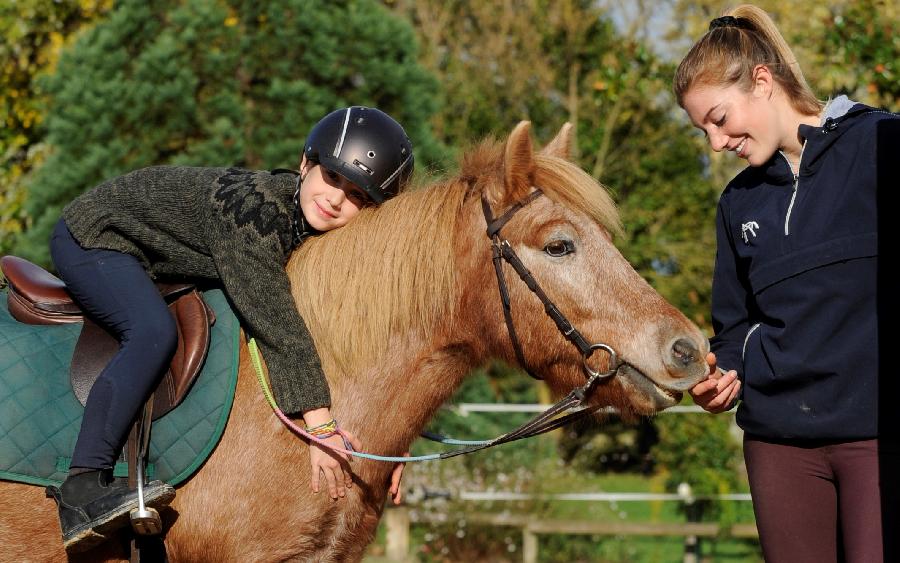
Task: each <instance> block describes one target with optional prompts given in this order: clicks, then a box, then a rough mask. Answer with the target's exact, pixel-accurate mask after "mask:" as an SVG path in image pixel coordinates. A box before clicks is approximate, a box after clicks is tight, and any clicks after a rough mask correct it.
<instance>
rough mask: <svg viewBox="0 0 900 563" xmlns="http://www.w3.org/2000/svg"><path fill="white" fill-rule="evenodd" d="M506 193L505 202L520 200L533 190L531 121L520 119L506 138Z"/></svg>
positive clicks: (504, 165)
mask: <svg viewBox="0 0 900 563" xmlns="http://www.w3.org/2000/svg"><path fill="white" fill-rule="evenodd" d="M503 175H504V178H503V179H504V184H505V186H504V188H505V193H504V194H503V195H502V196H501V197H499V198H497V199H498V200H499V201H503V202H513V201H519V200H520V199H522V198H524V197H525V196H526V195H528V192H530V191H531V184H532V179H533V177H534V147H533V146H532V144H531V122H530V121H520V122H519V124H518V125H516V127H515V129H513V130H512V133H510V134H509V138H508V139H507V140H506V151H505V154H504V157H503Z"/></svg>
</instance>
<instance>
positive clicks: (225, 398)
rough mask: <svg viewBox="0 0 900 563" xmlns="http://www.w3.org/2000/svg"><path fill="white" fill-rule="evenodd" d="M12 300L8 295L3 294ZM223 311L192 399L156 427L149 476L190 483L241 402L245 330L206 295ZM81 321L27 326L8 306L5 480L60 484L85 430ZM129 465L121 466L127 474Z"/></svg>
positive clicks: (3, 387) (210, 300)
mask: <svg viewBox="0 0 900 563" xmlns="http://www.w3.org/2000/svg"><path fill="white" fill-rule="evenodd" d="M0 299H2V300H3V302H4V303H5V302H6V292H0ZM203 299H204V300H205V301H206V303H207V304H208V305H209V306H210V307H211V308H212V309H213V310H214V311H215V313H216V322H215V324H213V326H212V334H211V339H210V347H209V354H208V355H207V357H206V361H205V363H204V364H203V368H202V370H201V372H200V374H199V375H198V376H197V379H196V381H194V385H193V387H192V388H191V390H190V392H189V393H188V396H187V397H186V398H185V399H184V401H183V402H182V403H181V404H180V405H179V406H178V407H177V408H175V409H174V410H172V411H171V412H169V413H168V414H166V415H165V416H163V417H161V418H160V419H159V420H156V421H154V423H153V426H152V429H151V437H150V465H149V466H148V470H147V474H148V476H150V477H152V478H154V479H161V480H163V481H166V482H168V483H170V484H172V485H177V484H178V483H180V482H182V481H184V480H185V479H187V478H188V477H190V476H191V474H193V472H194V471H195V470H196V469H197V468H198V467H200V465H201V464H202V463H203V462H204V461H205V460H206V458H207V457H209V454H210V453H211V452H212V451H213V449H214V448H215V447H216V444H217V443H218V441H219V438H221V436H222V432H223V431H224V429H225V423H226V422H227V421H228V413H229V412H230V410H231V404H232V402H233V400H234V391H235V387H236V384H237V371H238V353H239V338H240V325H239V323H238V321H237V318H236V317H235V315H234V313H233V312H232V311H231V308H230V307H229V305H228V301H227V300H226V299H225V295H224V294H223V293H222V292H221V291H219V290H210V291H206V292H204V293H203ZM80 332H81V323H73V324H65V325H50V326H35V325H26V324H22V323H20V322H18V321H16V320H15V319H13V318H12V317H10V315H9V312H8V311H7V309H6V307H5V306H0V479H7V480H10V481H19V482H22V483H30V484H34V485H59V484H60V483H62V481H63V480H64V479H65V477H66V472H67V471H68V468H69V459H70V457H71V455H72V450H73V449H74V448H75V440H76V439H77V437H78V430H79V428H80V427H81V416H82V413H83V411H84V407H82V406H81V404H80V403H79V402H78V399H76V398H75V394H74V392H73V391H72V386H71V384H70V383H69V364H70V362H71V360H72V354H73V352H74V351H75V343H76V342H77V340H78V335H79V333H80ZM125 471H126V469H125V467H124V464H120V465H118V466H117V467H116V473H117V474H118V475H123V474H124V473H125Z"/></svg>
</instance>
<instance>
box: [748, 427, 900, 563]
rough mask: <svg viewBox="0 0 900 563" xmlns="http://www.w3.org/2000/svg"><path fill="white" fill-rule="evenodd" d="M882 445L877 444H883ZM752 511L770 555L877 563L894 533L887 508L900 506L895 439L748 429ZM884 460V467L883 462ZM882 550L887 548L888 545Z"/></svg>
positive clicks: (771, 560)
mask: <svg viewBox="0 0 900 563" xmlns="http://www.w3.org/2000/svg"><path fill="white" fill-rule="evenodd" d="M879 450H880V451H879ZM744 459H745V460H746V462H747V473H748V475H749V477H750V491H751V493H752V496H753V511H754V512H755V513H756V524H757V527H758V528H759V538H760V543H761V544H762V549H763V555H764V557H765V559H766V562H767V563H803V562H807V561H808V562H810V563H813V562H814V563H830V562H837V561H846V562H848V563H856V562H859V563H878V562H881V561H895V559H894V558H893V556H892V555H889V554H890V553H891V552H890V551H886V550H887V549H888V546H887V545H886V544H887V543H888V542H890V541H892V540H893V537H891V535H892V534H897V533H898V532H900V530H890V529H883V526H882V522H883V521H895V520H891V519H886V518H885V516H888V515H886V514H882V509H884V512H896V511H897V510H898V502H900V499H898V498H893V497H896V494H895V492H890V493H889V492H888V491H896V489H895V488H892V487H889V486H881V481H885V483H887V482H888V481H889V480H892V479H897V478H898V477H900V476H898V475H896V474H893V475H891V474H889V473H885V471H884V468H886V467H896V466H897V460H898V459H900V456H898V451H897V449H896V445H895V444H894V445H892V446H889V445H888V444H882V445H881V446H880V445H879V442H878V440H861V441H852V442H838V443H833V442H831V443H822V444H813V445H795V444H786V443H773V442H770V441H766V440H764V439H760V438H756V437H752V436H747V435H745V436H744ZM880 466H881V467H880ZM883 550H885V551H883Z"/></svg>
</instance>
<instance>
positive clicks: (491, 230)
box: [481, 188, 624, 393]
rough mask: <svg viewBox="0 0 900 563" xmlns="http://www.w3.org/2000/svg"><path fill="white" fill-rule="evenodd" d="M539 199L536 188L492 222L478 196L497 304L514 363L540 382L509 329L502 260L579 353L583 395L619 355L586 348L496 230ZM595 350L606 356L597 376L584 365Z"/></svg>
mask: <svg viewBox="0 0 900 563" xmlns="http://www.w3.org/2000/svg"><path fill="white" fill-rule="evenodd" d="M541 195H543V192H542V191H541V190H540V189H539V188H535V190H534V191H533V192H531V193H530V194H528V196H527V197H526V198H525V199H523V200H522V201H519V202H517V203H515V204H514V205H513V206H512V207H510V208H509V209H507V210H506V212H505V213H503V215H501V216H500V217H497V218H496V219H495V218H494V216H493V214H492V213H491V207H490V205H489V204H488V201H487V198H486V197H485V196H484V194H482V196H481V209H482V211H484V220H485V223H486V224H487V235H488V238H490V239H491V253H492V260H493V263H494V271H495V272H496V274H497V284H498V286H499V288H500V301H501V302H502V303H503V316H504V318H505V319H506V328H507V331H508V332H509V337H510V340H511V341H512V345H513V350H514V351H515V354H516V359H517V360H518V361H519V364H520V365H521V366H522V368H523V369H524V370H525V371H526V372H527V373H528V375H530V376H531V377H533V378H535V379H543V378H542V377H540V376H538V375H535V374H534V373H533V372H532V371H531V370H530V369H528V362H527V361H526V360H525V354H524V352H523V350H522V345H521V343H520V342H519V337H518V335H517V334H516V328H515V326H514V325H513V321H512V309H511V306H510V299H509V289H508V288H507V287H506V276H504V274H503V262H502V260H506V262H507V263H508V264H509V265H510V266H512V268H513V270H515V271H516V273H517V274H519V277H520V278H521V279H522V281H523V282H525V285H527V286H528V289H530V290H531V291H532V293H534V294H535V295H536V296H537V298H538V299H540V301H541V303H543V304H544V311H545V312H546V313H547V315H548V316H549V317H550V318H551V319H553V322H554V323H556V328H558V329H559V331H560V332H561V333H562V335H563V336H564V337H565V338H566V339H567V340H569V341H570V342H571V343H572V344H574V345H575V347H576V348H578V351H579V352H580V353H581V357H582V367H584V371H585V373H586V375H587V378H588V381H587V383H586V384H585V386H584V387H582V388H581V389H582V390H583V391H584V393H587V391H589V390H590V388H591V387H592V386H593V385H594V383H596V382H598V381H602V380H606V379H609V378H610V377H612V376H613V375H615V374H616V372H617V371H618V369H619V367H621V366H622V364H623V363H624V362H622V361H621V360H620V359H619V355H618V354H617V353H616V351H615V350H614V349H613V347H612V346H610V345H609V344H603V343H601V342H598V343H595V344H590V343H588V341H587V340H586V339H585V338H584V336H582V335H581V333H580V332H579V331H578V329H576V328H575V327H574V326H573V325H572V323H571V322H569V319H567V318H566V316H565V315H563V313H562V312H561V311H560V310H559V308H558V307H557V306H556V305H554V304H553V301H551V300H550V298H549V297H547V294H546V293H545V292H544V290H543V289H541V286H540V284H539V283H538V282H537V280H536V279H534V276H533V275H531V272H529V271H528V268H526V267H525V264H523V263H522V260H520V259H519V256H518V255H517V254H516V251H515V250H513V248H512V245H510V244H509V241H508V240H506V239H503V240H501V239H500V229H502V228H503V227H504V226H505V225H506V223H508V222H509V220H510V219H512V217H513V216H514V215H515V214H516V213H517V212H518V211H519V210H521V209H522V208H523V207H525V206H526V205H528V204H529V203H531V202H532V201H534V200H535V199H537V198H538V197H539V196H541ZM596 350H604V351H605V352H606V353H607V354H609V364H608V366H607V367H608V369H607V371H604V372H601V371H599V370H595V369H593V368H591V366H590V365H589V364H588V358H590V357H591V356H592V355H593V354H594V351H596Z"/></svg>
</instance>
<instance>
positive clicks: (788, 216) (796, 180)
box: [778, 139, 806, 236]
mask: <svg viewBox="0 0 900 563" xmlns="http://www.w3.org/2000/svg"><path fill="white" fill-rule="evenodd" d="M804 150H806V140H805V139H804V141H803V146H802V147H801V148H800V159H799V160H798V161H797V168H798V169H799V168H800V163H801V162H803V151H804ZM778 152H779V153H781V156H783V157H784V159H785V160H786V161H787V165H788V168H789V169H790V171H791V176H793V178H794V187H793V190H792V191H791V202H790V203H789V204H788V209H787V214H786V215H785V216H784V236H788V235H790V234H791V228H790V222H791V211H793V210H794V199H796V198H797V186H798V184H799V183H800V173H799V172H795V171H794V167H793V166H792V165H791V159H789V158H788V157H787V155H785V154H784V151H778Z"/></svg>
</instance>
